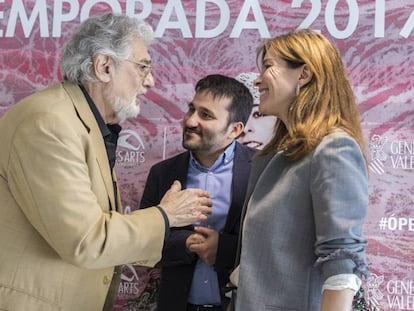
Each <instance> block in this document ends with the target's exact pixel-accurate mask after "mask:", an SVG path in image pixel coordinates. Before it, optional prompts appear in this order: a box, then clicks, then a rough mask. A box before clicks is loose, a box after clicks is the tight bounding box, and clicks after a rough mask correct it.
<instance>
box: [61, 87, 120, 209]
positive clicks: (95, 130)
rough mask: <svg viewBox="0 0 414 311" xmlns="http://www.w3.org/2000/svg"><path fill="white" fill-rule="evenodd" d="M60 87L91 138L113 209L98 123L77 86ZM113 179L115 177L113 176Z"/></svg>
mask: <svg viewBox="0 0 414 311" xmlns="http://www.w3.org/2000/svg"><path fill="white" fill-rule="evenodd" d="M62 86H63V88H64V89H65V90H66V92H67V93H68V94H69V96H70V97H71V99H72V103H73V105H74V107H75V109H76V111H77V113H78V116H79V119H80V120H81V121H82V123H83V124H84V125H85V127H86V128H87V129H88V132H89V135H90V136H91V142H92V146H93V148H94V149H95V150H96V161H97V163H98V166H99V170H100V172H101V175H102V179H103V181H104V183H105V188H106V192H107V193H108V198H109V201H110V203H111V207H112V208H113V209H115V206H116V204H115V195H114V190H113V184H112V175H111V171H110V170H109V169H108V168H109V161H108V156H107V154H106V149H105V143H104V140H103V137H102V134H101V131H100V129H99V126H98V123H97V122H96V120H95V117H94V115H93V113H92V111H91V110H90V108H89V105H88V103H87V101H86V99H85V96H84V95H83V93H82V91H81V89H80V88H79V86H77V85H76V84H73V83H71V82H63V83H62ZM114 178H116V177H115V176H114ZM114 180H116V179H114ZM119 206H121V205H119Z"/></svg>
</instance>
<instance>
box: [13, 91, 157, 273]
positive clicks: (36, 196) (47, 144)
mask: <svg viewBox="0 0 414 311" xmlns="http://www.w3.org/2000/svg"><path fill="white" fill-rule="evenodd" d="M50 100H52V98H51V99H50ZM72 110H73V108H72ZM75 120H77V121H75ZM14 135H15V138H14V140H13V144H12V145H11V150H10V160H9V164H8V180H9V185H10V188H11V192H12V193H13V196H14V198H15V200H16V201H17V203H18V205H19V206H20V208H21V209H22V211H23V213H24V214H25V215H26V217H27V219H28V221H29V222H30V223H31V224H32V225H33V227H34V228H35V229H36V230H37V232H38V233H39V234H40V235H41V236H42V237H43V238H44V239H45V240H46V241H47V243H48V244H49V245H50V247H52V248H53V249H54V250H55V251H56V253H57V254H58V255H59V256H60V257H61V258H63V259H64V260H65V261H67V262H69V263H71V264H73V265H75V266H79V267H83V268H91V269H99V268H108V267H113V266H115V265H120V264H124V263H131V262H137V261H138V262H140V263H141V264H144V265H154V264H155V263H156V262H157V261H159V258H160V256H161V249H162V245H163V240H164V233H165V223H164V219H163V216H162V214H161V213H160V212H159V211H158V209H157V208H152V209H148V210H146V211H137V212H134V213H132V214H129V215H122V214H120V213H117V212H115V211H109V208H108V193H107V191H106V188H105V185H104V182H103V180H102V176H101V170H104V169H109V167H108V168H100V167H99V165H98V164H97V162H96V152H97V150H96V145H95V142H94V141H92V140H91V138H90V135H89V133H88V131H87V130H86V129H85V127H84V125H83V124H82V123H81V122H80V121H79V119H77V118H76V114H75V112H74V111H71V110H70V109H67V111H66V110H64V111H63V113H62V111H55V110H53V109H52V110H51V111H47V112H39V113H37V114H36V115H29V116H28V117H27V118H26V119H25V120H24V122H22V124H20V125H19V126H18V127H17V130H16V132H15V134H14ZM102 148H103V149H104V146H102Z"/></svg>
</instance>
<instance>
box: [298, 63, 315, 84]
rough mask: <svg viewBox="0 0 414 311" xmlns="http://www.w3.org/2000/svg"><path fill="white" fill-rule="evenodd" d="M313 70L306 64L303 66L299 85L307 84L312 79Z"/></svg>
mask: <svg viewBox="0 0 414 311" xmlns="http://www.w3.org/2000/svg"><path fill="white" fill-rule="evenodd" d="M312 77H313V72H312V71H311V70H310V68H309V66H308V65H306V64H304V65H303V66H302V70H301V73H300V76H299V81H298V83H299V85H300V87H302V86H305V85H306V84H308V82H309V81H310V80H311V79H312Z"/></svg>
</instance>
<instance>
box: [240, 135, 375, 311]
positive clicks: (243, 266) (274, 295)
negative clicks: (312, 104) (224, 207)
mask: <svg viewBox="0 0 414 311" xmlns="http://www.w3.org/2000/svg"><path fill="white" fill-rule="evenodd" d="M367 179H368V178H367V170H366V165H365V161H364V157H363V155H362V153H361V150H360V148H359V146H358V144H357V143H356V141H355V140H354V139H352V138H351V137H350V136H349V135H347V134H345V133H344V132H343V131H340V130H338V131H337V132H335V133H333V134H330V135H328V136H326V137H325V138H324V139H323V140H322V142H321V143H320V144H319V146H318V147H317V148H316V149H315V150H314V152H312V153H311V154H310V155H308V156H306V157H305V158H303V159H302V160H300V161H296V162H291V161H289V160H288V159H287V158H286V157H285V156H284V155H283V153H277V154H268V155H265V156H260V157H258V158H256V159H255V160H254V162H253V166H252V175H251V177H250V185H249V189H248V193H247V199H246V202H248V203H247V212H246V217H245V221H244V227H243V238H242V249H241V258H240V275H239V283H238V293H237V296H238V297H237V305H236V310H237V311H252V310H283V311H293V310H295V311H316V310H319V309H320V302H321V298H322V296H321V289H322V285H323V282H324V281H325V280H326V279H327V278H328V277H330V276H332V275H336V274H342V273H355V274H357V275H359V276H360V275H361V273H363V271H364V269H366V263H365V247H366V243H367V240H366V239H365V238H364V237H363V236H362V225H363V222H364V219H365V216H366V211H367V206H368V180H367Z"/></svg>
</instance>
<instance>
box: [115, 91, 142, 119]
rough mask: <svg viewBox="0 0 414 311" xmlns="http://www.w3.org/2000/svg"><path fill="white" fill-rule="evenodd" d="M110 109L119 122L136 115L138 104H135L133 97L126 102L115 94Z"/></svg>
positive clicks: (138, 109)
mask: <svg viewBox="0 0 414 311" xmlns="http://www.w3.org/2000/svg"><path fill="white" fill-rule="evenodd" d="M112 109H113V111H114V112H115V115H116V117H117V119H118V122H119V123H121V122H124V121H125V120H128V119H130V118H135V117H136V116H138V114H139V111H140V106H138V105H137V104H136V99H135V98H134V99H133V100H132V101H131V102H129V103H127V102H126V101H124V100H122V99H121V98H120V97H118V96H116V97H115V98H114V100H113V103H112Z"/></svg>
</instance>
